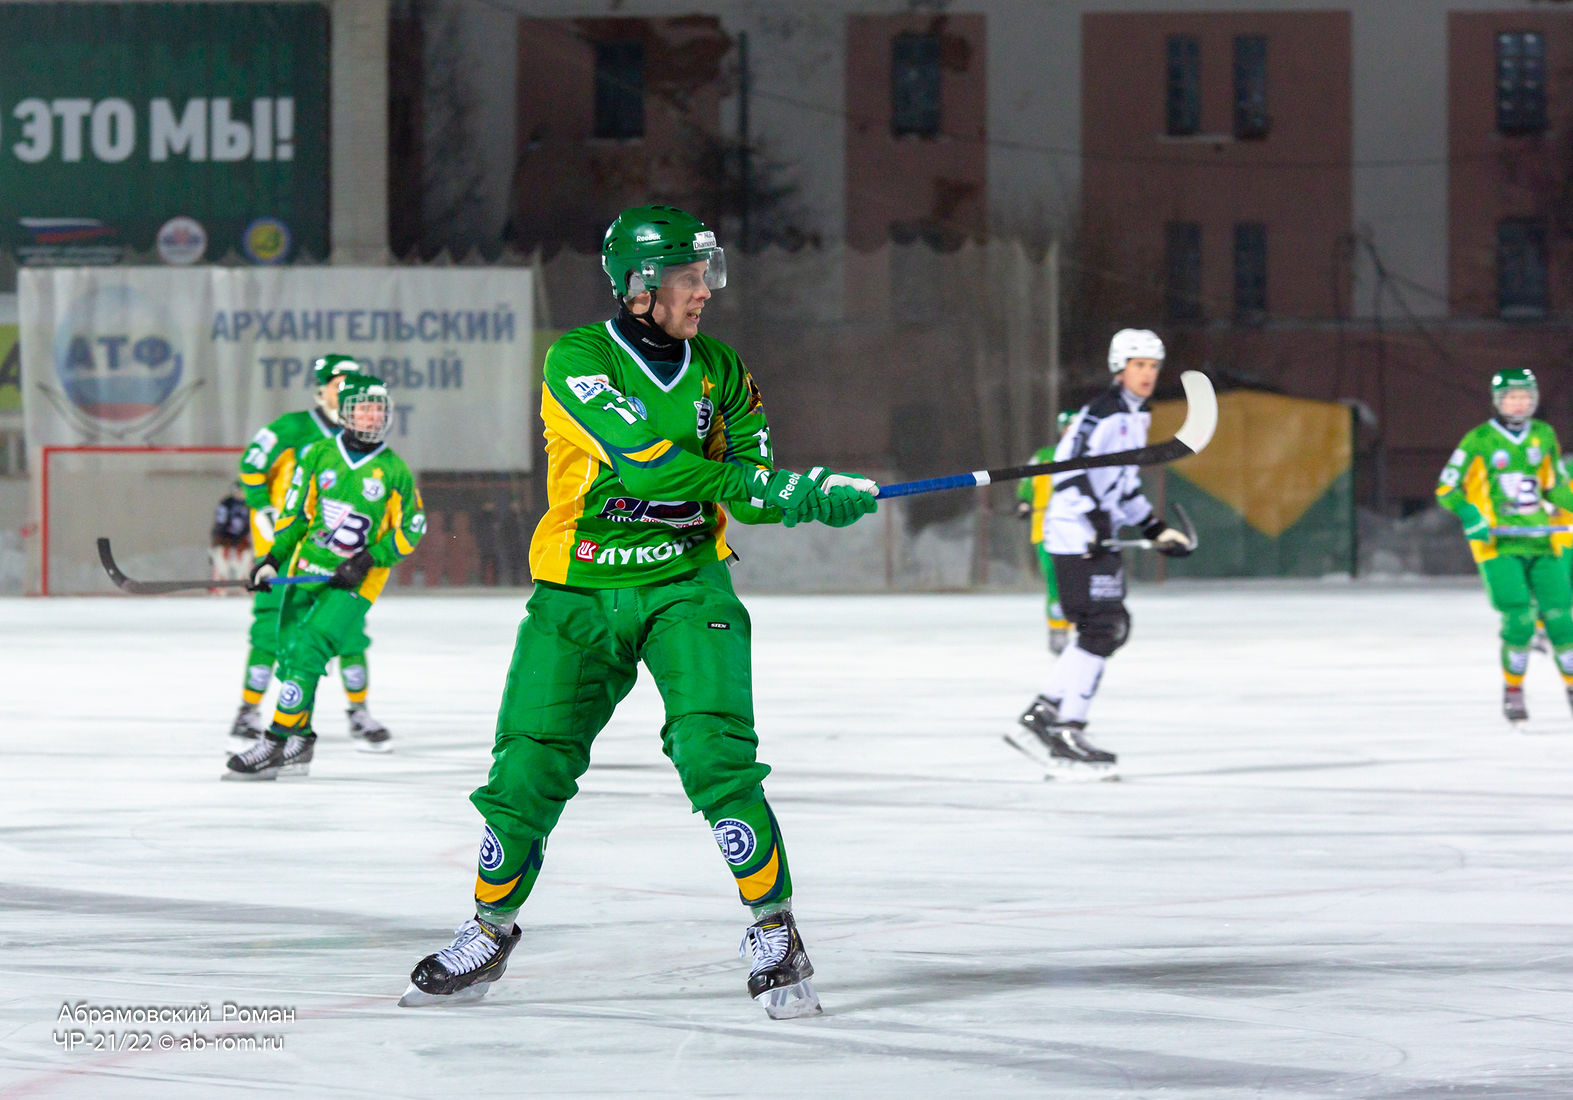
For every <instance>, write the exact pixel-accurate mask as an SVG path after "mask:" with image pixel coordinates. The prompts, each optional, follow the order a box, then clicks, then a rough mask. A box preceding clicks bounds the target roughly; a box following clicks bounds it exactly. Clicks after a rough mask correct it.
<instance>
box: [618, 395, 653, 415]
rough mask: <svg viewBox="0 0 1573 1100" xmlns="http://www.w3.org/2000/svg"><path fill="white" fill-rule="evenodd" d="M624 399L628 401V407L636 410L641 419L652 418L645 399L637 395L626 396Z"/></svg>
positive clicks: (635, 412)
mask: <svg viewBox="0 0 1573 1100" xmlns="http://www.w3.org/2000/svg"><path fill="white" fill-rule="evenodd" d="M623 400H625V401H627V402H628V407H629V408H631V409H633V410H634V414H635V415H636V416H638V417H639V419H640V420H649V419H650V410H649V409H647V408H645V406H644V402H643V401H641V400H639V399H638V398H637V397H626V398H624V399H623Z"/></svg>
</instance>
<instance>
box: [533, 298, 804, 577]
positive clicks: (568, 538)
mask: <svg viewBox="0 0 1573 1100" xmlns="http://www.w3.org/2000/svg"><path fill="white" fill-rule="evenodd" d="M541 420H542V422H543V424H544V427H545V434H546V493H547V504H548V507H547V511H546V514H545V515H544V516H542V517H541V521H540V523H539V524H538V525H537V526H536V529H535V535H534V538H533V539H532V540H531V542H530V573H531V575H532V576H533V577H534V579H535V580H537V581H547V582H551V583H555V584H567V585H574V586H579V587H584V588H628V587H634V586H637V585H644V584H650V583H652V582H655V581H660V580H663V579H665V578H668V577H673V576H677V575H679V574H681V573H685V572H688V571H689V570H692V569H695V568H697V567H698V566H700V565H703V564H705V563H707V562H714V561H718V560H723V559H725V558H726V557H728V556H729V555H730V554H731V549H730V548H729V547H728V546H727V543H726V523H727V515H726V513H725V512H723V511H722V510H721V509H720V507H718V504H725V505H726V508H727V510H728V511H730V513H731V515H732V517H733V518H734V519H737V520H740V521H741V522H744V523H769V522H778V521H779V520H780V518H781V513H780V511H779V510H778V509H775V508H768V507H765V506H764V504H763V501H762V500H760V499H759V498H758V497H756V496H754V491H753V490H751V488H750V485H751V484H752V482H751V475H755V474H756V472H757V471H759V470H760V469H762V468H764V469H768V468H771V467H773V466H774V461H773V456H772V454H771V450H770V425H769V423H768V422H767V420H766V418H765V408H764V402H763V399H762V398H761V397H760V394H759V389H758V387H757V386H755V385H754V381H753V379H752V378H751V377H750V376H749V373H748V371H747V370H746V369H744V367H743V363H742V361H741V360H740V359H739V358H738V355H737V353H736V352H735V351H733V350H732V349H731V348H729V347H728V346H727V345H726V344H724V343H722V342H721V341H719V340H716V339H714V338H712V337H709V336H706V335H704V334H699V335H696V336H694V337H693V338H692V339H690V340H687V341H685V343H684V347H683V352H682V358H681V360H680V361H679V362H674V363H666V362H653V361H651V360H649V359H647V358H646V357H645V356H643V355H642V354H641V353H640V352H639V350H638V349H637V348H635V347H634V346H633V344H631V343H630V342H629V341H628V339H627V338H626V337H625V336H624V335H623V334H622V333H621V332H620V331H619V330H618V328H617V325H616V323H615V322H613V321H606V322H603V323H601V324H596V325H587V326H585V327H583V328H577V329H574V330H572V331H570V332H568V333H565V334H564V335H563V336H562V337H561V338H559V339H558V340H557V341H556V342H555V343H554V344H553V345H552V346H551V349H550V350H549V351H548V352H547V353H546V367H545V377H544V379H543V383H542V387H541Z"/></svg>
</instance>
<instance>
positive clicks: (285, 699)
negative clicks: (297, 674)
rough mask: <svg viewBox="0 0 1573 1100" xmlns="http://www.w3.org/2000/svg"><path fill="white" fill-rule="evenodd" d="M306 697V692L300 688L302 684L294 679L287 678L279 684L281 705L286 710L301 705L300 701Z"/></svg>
mask: <svg viewBox="0 0 1573 1100" xmlns="http://www.w3.org/2000/svg"><path fill="white" fill-rule="evenodd" d="M305 697H306V693H305V692H303V691H301V690H300V685H299V684H297V683H296V682H295V681H294V680H285V681H284V682H283V683H282V684H280V685H279V706H281V707H284V708H285V709H286V710H287V709H289V708H291V707H298V706H300V701H301V700H302V699H304V698H305Z"/></svg>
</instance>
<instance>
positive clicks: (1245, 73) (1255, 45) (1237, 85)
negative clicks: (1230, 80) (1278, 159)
mask: <svg viewBox="0 0 1573 1100" xmlns="http://www.w3.org/2000/svg"><path fill="white" fill-rule="evenodd" d="M1271 123H1272V120H1271V119H1270V118H1268V117H1267V39H1266V38H1265V37H1263V36H1262V35H1259V34H1242V35H1240V36H1239V37H1237V38H1236V39H1235V40H1234V136H1235V137H1238V138H1263V137H1266V136H1267V128H1268V126H1270V125H1271Z"/></svg>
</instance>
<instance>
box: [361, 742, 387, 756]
mask: <svg viewBox="0 0 1573 1100" xmlns="http://www.w3.org/2000/svg"><path fill="white" fill-rule="evenodd" d="M355 751H356V752H371V753H376V754H377V755H378V756H381V755H383V754H384V753H390V752H392V751H393V742H392V741H382V742H379V743H376V744H373V743H372V742H370V741H362V740H361V739H360V738H359V737H357V738H356V739H355Z"/></svg>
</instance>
